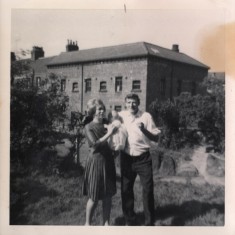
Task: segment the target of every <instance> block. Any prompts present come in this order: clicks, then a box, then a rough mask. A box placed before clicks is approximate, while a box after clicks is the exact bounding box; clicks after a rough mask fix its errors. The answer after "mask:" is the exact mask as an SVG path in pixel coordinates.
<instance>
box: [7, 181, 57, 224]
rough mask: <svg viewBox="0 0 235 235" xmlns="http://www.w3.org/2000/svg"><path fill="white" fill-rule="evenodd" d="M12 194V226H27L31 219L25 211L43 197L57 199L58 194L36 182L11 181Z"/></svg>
mask: <svg viewBox="0 0 235 235" xmlns="http://www.w3.org/2000/svg"><path fill="white" fill-rule="evenodd" d="M10 187H11V192H10V225H23V224H27V223H28V221H29V219H28V216H30V215H25V214H24V209H25V208H26V207H27V206H29V205H30V204H34V203H36V202H38V201H39V200H41V199H42V198H43V197H51V198H53V197H55V196H57V195H58V193H57V192H56V191H55V190H51V189H50V190H48V188H47V187H46V186H45V185H43V184H41V183H40V182H39V181H36V180H31V179H28V180H25V181H22V182H14V180H12V181H11V186H10Z"/></svg>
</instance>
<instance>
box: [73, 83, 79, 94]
mask: <svg viewBox="0 0 235 235" xmlns="http://www.w3.org/2000/svg"><path fill="white" fill-rule="evenodd" d="M72 91H73V92H78V83H77V82H74V83H73V88H72Z"/></svg>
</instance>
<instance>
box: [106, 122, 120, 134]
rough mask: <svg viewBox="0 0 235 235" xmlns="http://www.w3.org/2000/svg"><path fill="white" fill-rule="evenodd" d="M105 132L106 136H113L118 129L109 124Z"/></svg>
mask: <svg viewBox="0 0 235 235" xmlns="http://www.w3.org/2000/svg"><path fill="white" fill-rule="evenodd" d="M107 130H108V131H107V134H108V135H113V134H114V133H115V132H116V131H117V130H118V127H117V126H115V125H112V124H111V125H108V127H107Z"/></svg>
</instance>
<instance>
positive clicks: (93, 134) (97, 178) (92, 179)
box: [83, 99, 116, 225]
mask: <svg viewBox="0 0 235 235" xmlns="http://www.w3.org/2000/svg"><path fill="white" fill-rule="evenodd" d="M87 108H88V110H87V111H88V115H89V116H91V117H93V120H92V121H91V122H90V123H88V124H87V125H86V126H85V135H86V138H87V141H88V144H89V156H88V158H87V161H86V166H85V175H84V184H83V194H84V195H87V196H88V201H87V205H86V223H85V225H91V220H92V216H93V213H94V210H95V208H96V205H97V203H98V201H99V200H102V203H103V224H104V225H109V218H110V211H111V202H112V201H111V199H112V196H113V195H114V194H115V193H116V171H115V164H114V159H113V156H112V151H111V149H110V148H109V146H108V143H107V139H108V138H109V137H110V136H111V135H112V134H113V133H114V132H115V131H116V127H114V126H110V127H109V128H108V130H106V129H105V128H104V124H103V120H104V114H105V106H104V104H103V102H102V101H101V100H98V99H91V100H89V101H88V103H87Z"/></svg>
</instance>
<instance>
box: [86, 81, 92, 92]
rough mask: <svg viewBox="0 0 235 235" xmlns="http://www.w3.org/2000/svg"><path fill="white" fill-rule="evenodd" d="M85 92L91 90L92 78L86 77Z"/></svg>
mask: <svg viewBox="0 0 235 235" xmlns="http://www.w3.org/2000/svg"><path fill="white" fill-rule="evenodd" d="M88 84H89V85H88ZM88 88H89V89H88ZM85 92H91V78H86V79H85Z"/></svg>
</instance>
